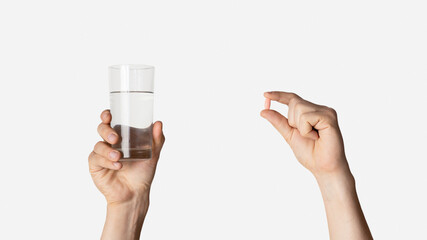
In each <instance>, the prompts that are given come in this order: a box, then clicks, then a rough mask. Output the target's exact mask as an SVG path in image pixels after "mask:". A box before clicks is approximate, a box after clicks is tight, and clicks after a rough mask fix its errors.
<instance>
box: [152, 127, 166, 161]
mask: <svg viewBox="0 0 427 240" xmlns="http://www.w3.org/2000/svg"><path fill="white" fill-rule="evenodd" d="M164 142H165V135H164V134H163V123H162V122H161V121H157V122H155V123H154V125H153V148H154V153H155V156H156V157H158V156H159V155H160V151H161V150H162V147H163V144H164Z"/></svg>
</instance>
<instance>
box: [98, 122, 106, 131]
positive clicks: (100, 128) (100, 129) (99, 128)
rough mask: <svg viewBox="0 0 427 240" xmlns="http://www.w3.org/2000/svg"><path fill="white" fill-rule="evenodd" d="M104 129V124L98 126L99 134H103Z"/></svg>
mask: <svg viewBox="0 0 427 240" xmlns="http://www.w3.org/2000/svg"><path fill="white" fill-rule="evenodd" d="M103 129H104V124H102V123H100V124H99V125H98V128H97V130H98V133H101V132H102V131H103Z"/></svg>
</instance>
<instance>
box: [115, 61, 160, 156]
mask: <svg viewBox="0 0 427 240" xmlns="http://www.w3.org/2000/svg"><path fill="white" fill-rule="evenodd" d="M108 72H109V74H108V75H109V82H110V111H111V115H112V120H111V127H112V128H113V129H114V130H116V132H117V133H118V134H119V137H120V139H119V142H118V143H117V144H114V145H113V148H114V149H116V150H118V151H120V152H121V153H122V159H121V160H120V161H136V160H141V159H150V158H151V148H152V144H153V133H152V132H153V97H154V67H152V66H147V65H139V64H123V65H113V66H110V67H109V68H108Z"/></svg>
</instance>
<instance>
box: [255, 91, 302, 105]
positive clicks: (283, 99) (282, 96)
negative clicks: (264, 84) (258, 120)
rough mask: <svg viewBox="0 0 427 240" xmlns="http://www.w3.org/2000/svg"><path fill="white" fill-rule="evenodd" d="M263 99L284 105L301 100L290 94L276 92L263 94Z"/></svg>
mask: <svg viewBox="0 0 427 240" xmlns="http://www.w3.org/2000/svg"><path fill="white" fill-rule="evenodd" d="M264 97H266V98H268V99H271V100H273V101H277V102H280V103H283V104H286V105H289V103H290V102H291V101H292V100H296V99H301V98H300V97H299V96H298V95H296V94H295V93H291V92H278V91H273V92H266V93H264Z"/></svg>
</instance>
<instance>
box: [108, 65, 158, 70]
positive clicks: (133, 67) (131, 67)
mask: <svg viewBox="0 0 427 240" xmlns="http://www.w3.org/2000/svg"><path fill="white" fill-rule="evenodd" d="M122 67H129V70H152V69H154V67H153V66H150V65H145V64H114V65H111V66H109V67H108V68H109V69H114V70H120V69H122Z"/></svg>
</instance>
